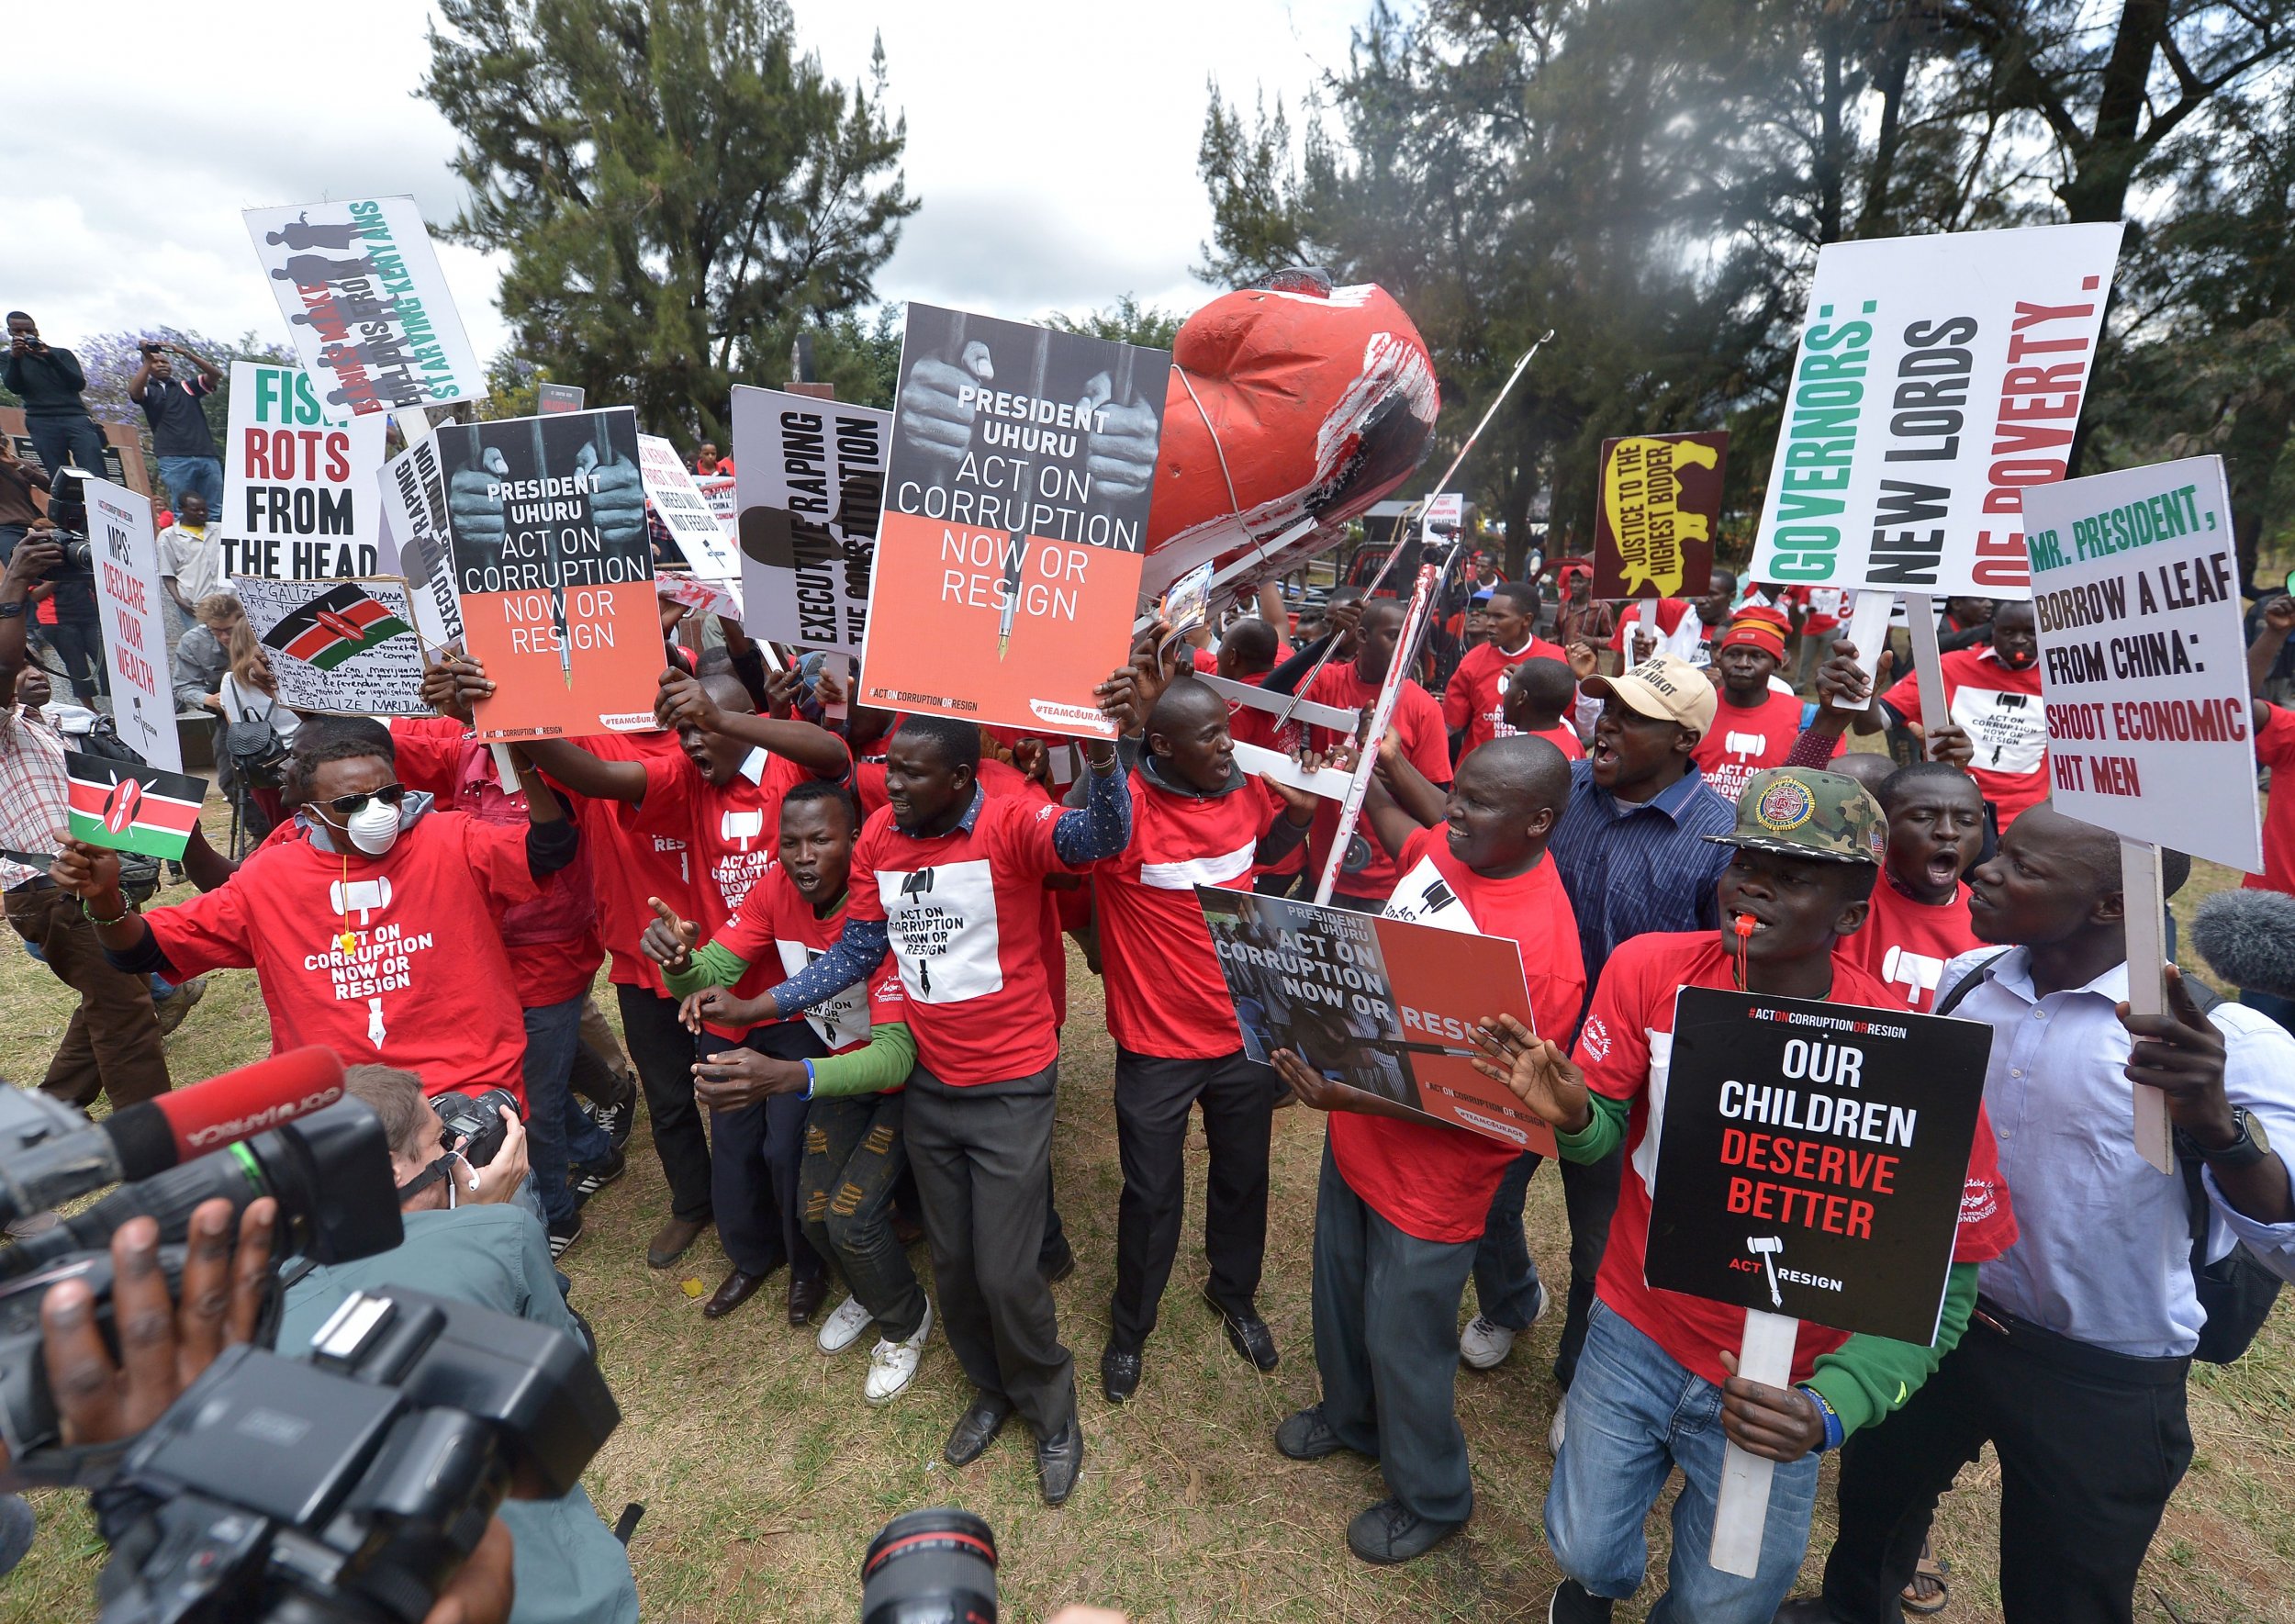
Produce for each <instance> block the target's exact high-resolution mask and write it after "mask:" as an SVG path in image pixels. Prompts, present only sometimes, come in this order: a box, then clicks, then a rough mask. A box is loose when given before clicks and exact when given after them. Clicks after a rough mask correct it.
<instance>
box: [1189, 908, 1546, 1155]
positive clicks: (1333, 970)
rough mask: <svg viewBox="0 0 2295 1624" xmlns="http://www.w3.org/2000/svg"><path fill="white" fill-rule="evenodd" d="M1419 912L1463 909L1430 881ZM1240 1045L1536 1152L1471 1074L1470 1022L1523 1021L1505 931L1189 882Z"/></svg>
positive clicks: (1516, 1117)
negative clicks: (1288, 1053)
mask: <svg viewBox="0 0 2295 1624" xmlns="http://www.w3.org/2000/svg"><path fill="white" fill-rule="evenodd" d="M1436 889H1437V890H1441V891H1442V892H1443V894H1442V895H1441V896H1439V897H1434V898H1430V899H1424V901H1425V902H1427V907H1428V910H1429V916H1431V915H1432V914H1434V913H1441V912H1442V911H1443V910H1444V909H1446V908H1447V909H1455V910H1457V912H1458V913H1460V914H1461V915H1463V913H1464V912H1465V906H1464V904H1463V903H1461V902H1459V901H1458V900H1457V899H1456V898H1455V897H1452V896H1450V894H1449V892H1448V889H1447V888H1445V887H1440V886H1438V887H1437V888H1436ZM1195 896H1196V900H1197V901H1198V902H1201V903H1202V904H1203V919H1204V922H1205V924H1208V925H1209V927H1210V929H1211V942H1212V950H1213V952H1214V953H1215V954H1216V955H1217V957H1218V959H1219V973H1220V974H1221V975H1222V976H1224V977H1225V978H1226V982H1227V991H1228V994H1229V995H1230V996H1231V997H1233V998H1234V999H1235V1003H1236V1023H1237V1025H1239V1026H1240V1027H1241V1028H1242V1030H1243V1051H1244V1053H1245V1054H1246V1055H1248V1057H1249V1058H1251V1059H1253V1060H1255V1061H1258V1062H1259V1063H1260V1064H1261V1065H1265V1064H1268V1063H1270V1061H1271V1058H1272V1056H1273V1055H1274V1053H1275V1051H1276V1050H1278V1049H1293V1050H1295V1051H1297V1053H1298V1054H1299V1055H1300V1057H1301V1058H1304V1060H1305V1061H1306V1062H1307V1064H1308V1065H1310V1066H1312V1067H1314V1068H1315V1070H1317V1071H1320V1072H1321V1073H1322V1074H1323V1075H1324V1076H1326V1077H1327V1078H1329V1079H1330V1080H1331V1081H1334V1082H1336V1083H1338V1084H1339V1085H1340V1086H1341V1087H1343V1088H1349V1089H1353V1090H1355V1091H1357V1092H1360V1093H1367V1094H1375V1095H1377V1096H1378V1097H1379V1098H1380V1099H1383V1100H1385V1101H1388V1102H1390V1103H1394V1104H1396V1105H1400V1106H1403V1107H1404V1108H1405V1110H1408V1111H1410V1112H1411V1113H1413V1114H1416V1115H1419V1116H1423V1117H1425V1118H1427V1120H1428V1121H1430V1122H1439V1123H1442V1124H1444V1125H1446V1126H1450V1127H1462V1128H1467V1129H1469V1130H1471V1131H1472V1132H1474V1133H1478V1134H1481V1135H1483V1137H1486V1138H1493V1139H1499V1140H1503V1141H1504V1142H1506V1144H1509V1145H1514V1146H1517V1147H1519V1148H1522V1149H1526V1150H1535V1151H1537V1152H1539V1154H1540V1155H1543V1156H1551V1155H1552V1154H1553V1153H1554V1137H1553V1133H1552V1131H1551V1129H1549V1128H1548V1127H1547V1126H1545V1125H1544V1124H1543V1123H1541V1122H1539V1120H1538V1118H1536V1117H1535V1116H1533V1115H1531V1114H1529V1113H1528V1112H1527V1111H1525V1110H1524V1109H1523V1108H1522V1103H1521V1102H1520V1101H1518V1100H1517V1099H1516V1098H1515V1097H1514V1094H1513V1092H1512V1091H1510V1090H1509V1089H1508V1088H1507V1087H1506V1084H1504V1083H1502V1082H1493V1081H1491V1080H1490V1079H1489V1078H1486V1077H1484V1076H1483V1074H1482V1073H1481V1072H1479V1071H1477V1070H1474V1066H1473V1057H1474V1055H1475V1053H1476V1052H1477V1051H1476V1050H1475V1048H1474V1045H1473V1039H1472V1033H1473V1029H1474V1024H1475V1023H1476V1022H1477V1021H1479V1020H1481V1019H1482V1018H1483V1017H1484V1016H1486V1015H1493V1014H1510V1015H1513V1016H1514V1017H1515V1018H1516V1019H1517V1020H1519V1021H1520V1022H1521V1023H1522V1024H1523V1025H1526V1026H1530V1025H1534V1020H1533V1017H1532V1015H1531V1014H1530V993H1529V986H1528V982H1526V981H1525V980H1523V977H1522V950H1521V948H1520V946H1517V944H1516V943H1515V942H1514V941H1513V940H1512V939H1511V938H1508V937H1506V936H1484V935H1475V934H1473V933H1472V931H1469V930H1459V929H1451V928H1447V927H1446V926H1445V925H1442V924H1413V923H1409V922H1406V921H1404V920H1400V919H1382V918H1378V917H1376V916H1374V915H1371V914H1367V913H1349V912H1348V911H1347V910H1346V909H1343V908H1318V907H1316V906H1315V904H1314V903H1312V902H1293V901H1292V900H1291V899H1289V898H1287V897H1263V896H1259V895H1258V894H1257V893H1255V892H1252V891H1236V890H1222V889H1220V888H1218V887H1215V886H1208V885H1199V886H1197V887H1196V888H1195Z"/></svg>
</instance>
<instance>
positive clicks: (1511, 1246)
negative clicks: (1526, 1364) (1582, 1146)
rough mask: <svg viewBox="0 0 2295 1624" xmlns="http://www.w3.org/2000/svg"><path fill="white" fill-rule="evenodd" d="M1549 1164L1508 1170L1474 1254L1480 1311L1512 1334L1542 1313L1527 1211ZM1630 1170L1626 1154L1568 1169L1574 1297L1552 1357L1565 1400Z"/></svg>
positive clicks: (1527, 1159) (1529, 1159)
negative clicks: (1535, 1177) (1621, 1178)
mask: <svg viewBox="0 0 2295 1624" xmlns="http://www.w3.org/2000/svg"><path fill="white" fill-rule="evenodd" d="M1543 1160H1545V1158H1544V1157H1542V1156H1530V1155H1524V1156H1520V1157H1517V1158H1516V1159H1515V1162H1514V1165H1513V1166H1511V1167H1509V1168H1508V1169H1506V1177H1505V1178H1503V1179H1501V1180H1500V1181H1499V1182H1498V1189H1497V1191H1496V1193H1495V1194H1493V1195H1492V1196H1491V1198H1490V1215H1489V1217H1488V1218H1486V1219H1484V1220H1483V1238H1482V1243H1481V1244H1480V1245H1479V1246H1477V1247H1476V1248H1475V1249H1474V1299H1475V1302H1476V1304H1477V1305H1478V1308H1479V1311H1480V1312H1481V1314H1482V1316H1483V1317H1484V1318H1485V1319H1487V1320H1489V1321H1490V1322H1491V1323H1492V1324H1493V1325H1502V1326H1505V1327H1506V1328H1507V1329H1509V1330H1517V1331H1518V1330H1522V1329H1525V1328H1526V1327H1528V1325H1529V1323H1530V1312H1531V1310H1532V1309H1534V1308H1535V1307H1537V1305H1538V1265H1537V1264H1536V1263H1535V1262H1534V1261H1532V1260H1531V1258H1530V1249H1529V1245H1528V1242H1527V1241H1525V1240H1524V1239H1523V1238H1522V1204H1523V1202H1524V1200H1525V1199H1526V1198H1527V1197H1528V1194H1529V1190H1530V1175H1531V1174H1533V1173H1535V1172H1536V1171H1538V1166H1539V1162H1541V1161H1543ZM1625 1165H1626V1157H1625V1151H1624V1149H1623V1148H1622V1147H1621V1148H1618V1149H1617V1150H1613V1151H1611V1152H1610V1153H1609V1154H1608V1155H1607V1156H1606V1157H1604V1158H1603V1159H1601V1160H1599V1161H1589V1162H1585V1163H1583V1164H1581V1163H1579V1162H1574V1161H1565V1162H1563V1163H1562V1204H1563V1205H1564V1206H1565V1207H1566V1208H1567V1209H1568V1211H1569V1214H1570V1296H1569V1312H1568V1314H1567V1315H1566V1316H1565V1317H1564V1318H1563V1320H1562V1345H1561V1346H1560V1347H1559V1348H1557V1349H1556V1350H1555V1351H1554V1380H1555V1381H1556V1382H1558V1383H1561V1384H1562V1390H1563V1391H1564V1392H1565V1393H1566V1392H1568V1391H1569V1389H1570V1379H1571V1378H1572V1377H1573V1375H1575V1374H1576V1373H1577V1370H1578V1353H1579V1350H1581V1349H1583V1348H1584V1346H1585V1319H1586V1314H1587V1312H1588V1311H1589V1310H1590V1309H1592V1308H1593V1306H1594V1278H1595V1275H1597V1274H1599V1273H1600V1272H1601V1271H1602V1253H1603V1250H1604V1249H1606V1248H1607V1247H1608V1245H1609V1224H1610V1220H1611V1219H1612V1218H1613V1217H1615V1216H1617V1215H1618V1175H1619V1173H1620V1171H1621V1170H1623V1169H1624V1167H1625Z"/></svg>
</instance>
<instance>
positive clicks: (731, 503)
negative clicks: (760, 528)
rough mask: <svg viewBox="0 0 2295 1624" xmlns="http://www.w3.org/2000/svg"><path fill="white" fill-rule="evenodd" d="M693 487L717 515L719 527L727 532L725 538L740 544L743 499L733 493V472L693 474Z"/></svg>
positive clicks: (736, 465)
mask: <svg viewBox="0 0 2295 1624" xmlns="http://www.w3.org/2000/svg"><path fill="white" fill-rule="evenodd" d="M734 466H735V467H739V466H740V464H738V463H736V464H734ZM693 488H694V489H696V490H698V491H700V493H701V499H702V500H703V501H705V502H707V503H708V504H709V505H710V511H711V513H713V514H715V515H716V516H717V523H718V527H719V528H720V529H721V530H722V531H723V532H725V539H726V540H727V541H730V542H733V543H736V544H738V543H740V540H741V500H740V498H738V497H736V496H734V494H733V476H732V475H731V474H711V475H710V476H707V477H706V478H704V477H703V476H700V475H699V474H697V475H695V476H693Z"/></svg>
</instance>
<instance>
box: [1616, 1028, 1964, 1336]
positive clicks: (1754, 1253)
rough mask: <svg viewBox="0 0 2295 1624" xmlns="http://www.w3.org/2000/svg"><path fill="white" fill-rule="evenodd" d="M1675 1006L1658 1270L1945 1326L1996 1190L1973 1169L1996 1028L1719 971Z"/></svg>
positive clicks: (1761, 1294) (1662, 1283)
mask: <svg viewBox="0 0 2295 1624" xmlns="http://www.w3.org/2000/svg"><path fill="white" fill-rule="evenodd" d="M1991 1051H1992V1028H1991V1027H1989V1026H1987V1025H1984V1024H1983V1023H1982V1022H1980V1021H1961V1020H1953V1019H1950V1018H1940V1017H1938V1016H1935V1015H1916V1014H1902V1013H1898V1012H1895V1011H1888V1010H1871V1009H1861V1008H1858V1007H1856V1006H1854V1005H1851V1004H1836V1003H1820V1002H1810V1001H1805V1000H1801V999H1793V998H1771V997H1768V996H1766V995H1765V994H1763V993H1758V992H1725V991H1719V990H1718V989H1715V988H1710V987H1685V988H1683V989H1682V990H1681V991H1680V993H1679V994H1678V995H1677V999H1676V1002H1675V1003H1674V1047H1673V1058H1672V1061H1671V1063H1670V1066H1669V1068H1668V1070H1667V1075H1666V1084H1665V1095H1664V1100H1663V1102H1662V1117H1661V1124H1660V1127H1659V1130H1658V1132H1659V1135H1660V1137H1659V1140H1658V1153H1657V1171H1656V1180H1655V1183H1654V1184H1653V1186H1652V1188H1651V1192H1650V1246H1649V1252H1648V1256H1647V1259H1646V1260H1645V1263H1644V1275H1645V1278H1647V1279H1648V1281H1649V1282H1650V1284H1651V1285H1652V1286H1655V1287H1657V1288H1658V1289H1659V1290H1661V1291H1669V1292H1685V1293H1687V1294H1690V1295H1691V1296H1696V1297H1705V1298H1707V1299H1708V1300H1710V1301H1713V1302H1717V1303H1728V1304H1732V1305H1737V1306H1739V1307H1742V1308H1754V1309H1759V1310H1760V1311H1761V1312H1763V1313H1764V1314H1780V1315H1785V1316H1788V1317H1791V1318H1794V1319H1806V1320H1808V1321H1810V1322H1811V1323H1813V1324H1816V1325H1823V1326H1830V1327H1833V1328H1834V1329H1835V1330H1842V1331H1849V1332H1851V1333H1860V1332H1861V1333H1864V1334H1867V1335H1871V1336H1876V1337H1890V1338H1895V1339H1897V1340H1898V1341H1900V1342H1914V1343H1918V1344H1920V1346H1922V1347H1926V1346H1928V1345H1929V1344H1930V1343H1931V1342H1932V1341H1934V1340H1935V1339H1936V1325H1937V1316H1939V1315H1940V1314H1942V1312H1943V1307H1944V1288H1945V1285H1946V1282H1947V1274H1948V1272H1949V1271H1950V1270H1951V1267H1952V1261H1953V1244H1954V1238H1955V1234H1956V1230H1957V1228H1958V1226H1959V1224H1960V1222H1961V1220H1962V1217H1963V1215H1964V1214H1963V1209H1962V1198H1963V1195H1964V1193H1968V1194H1969V1195H1970V1197H1971V1199H1978V1198H1981V1199H1983V1200H1987V1201H1989V1200H1992V1199H1995V1198H1994V1197H1993V1195H1992V1194H1991V1192H1990V1191H1989V1189H1988V1188H1987V1189H1985V1190H1984V1191H1983V1193H1982V1194H1981V1197H1978V1195H1977V1194H1976V1192H1975V1191H1974V1190H1973V1189H1969V1188H1968V1187H1967V1182H1968V1152H1969V1148H1970V1146H1971V1145H1972V1144H1973V1143H1974V1142H1975V1139H1976V1112H1977V1109H1978V1107H1979V1106H1981V1105H1982V1104H1983V1103H1984V1073H1985V1061H1986V1058H1987V1057H1988V1056H1989V1055H1990V1053H1991ZM1626 1176H1627V1177H1628V1178H1633V1177H1636V1176H1638V1175H1637V1173H1636V1172H1635V1171H1633V1170H1629V1171H1628V1173H1627V1175H1626ZM1985 1216H1987V1215H1986V1214H1982V1213H1972V1214H1968V1215H1967V1217H1968V1218H1969V1220H1970V1221H1971V1222H1975V1221H1976V1220H1978V1219H1981V1218H1983V1217H1985Z"/></svg>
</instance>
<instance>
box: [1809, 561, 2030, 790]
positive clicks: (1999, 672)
mask: <svg viewBox="0 0 2295 1624" xmlns="http://www.w3.org/2000/svg"><path fill="white" fill-rule="evenodd" d="M2037 625H2038V622H2035V621H2034V620H2033V618H2032V605H2031V604H2030V603H2029V602H2010V603H2003V604H2001V605H1999V606H1998V608H1997V609H1995V610H1993V611H1992V642H1991V644H1990V645H1989V646H1987V647H1982V648H1961V649H1954V651H1953V652H1952V653H1950V654H1948V655H1944V656H1943V657H1942V659H1941V660H1940V661H1939V662H1938V666H1937V669H1938V670H1939V671H1940V672H1941V673H1942V676H1943V678H1944V708H1945V710H1946V711H1948V712H1949V720H1950V721H1951V722H1952V723H1953V724H1954V726H1956V727H1958V728H1960V729H1961V730H1962V731H1963V732H1965V733H1966V734H1967V735H1968V741H1969V744H1970V745H1972V746H1973V747H1974V749H1975V755H1974V756H1972V757H1971V758H1970V760H1969V763H1968V776H1969V777H1970V778H1974V779H1976V788H1978V789H1979V790H1983V791H1984V798H1985V799H1986V800H1987V801H1990V802H1991V803H1992V809H1993V812H1994V815H1995V817H1996V819H1997V821H1998V824H1999V827H2000V829H2001V831H2002V832H2003V833H2005V832H2006V831H2007V829H2008V826H2009V825H2010V823H2014V822H2016V818H2017V814H2018V813H2019V812H2022V811H2023V810H2024V809H2025V808H2026V807H2028V806H2036V805H2038V804H2039V803H2040V802H2041V801H2045V800H2047V799H2048V724H2047V719H2046V715H2045V713H2044V711H2043V709H2042V706H2041V700H2040V633H2039V632H2038V630H2037ZM1934 720H1935V719H1934V718H1924V717H1922V715H1921V714H1920V680H1919V678H1918V676H1917V674H1915V673H1913V672H1907V673H1906V674H1905V676H1904V678H1903V679H1902V680H1901V681H1899V682H1898V684H1897V686H1896V687H1894V688H1892V689H1889V690H1888V691H1887V692H1886V693H1885V694H1883V695H1882V696H1881V699H1880V703H1879V704H1878V705H1877V706H1875V711H1874V713H1873V714H1869V715H1867V716H1864V717H1860V718H1859V719H1858V720H1857V721H1856V722H1854V723H1853V725H1854V726H1855V728H1856V730H1857V732H1859V733H1878V732H1879V731H1880V730H1881V729H1882V728H1884V727H1890V726H1894V725H1896V724H1897V723H1898V722H1904V723H1906V724H1908V725H1910V726H1915V727H1917V726H1920V724H1921V723H1922V722H1933V721H1934Z"/></svg>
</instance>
